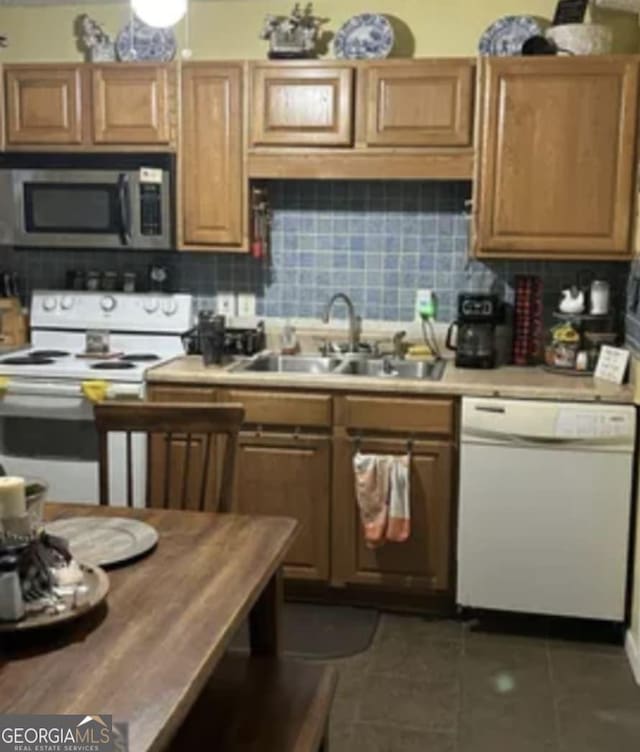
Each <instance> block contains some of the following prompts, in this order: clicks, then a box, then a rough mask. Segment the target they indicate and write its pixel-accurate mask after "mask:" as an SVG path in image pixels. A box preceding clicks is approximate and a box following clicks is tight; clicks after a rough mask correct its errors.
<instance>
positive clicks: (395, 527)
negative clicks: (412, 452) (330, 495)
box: [353, 452, 411, 548]
mask: <svg viewBox="0 0 640 752" xmlns="http://www.w3.org/2000/svg"><path fill="white" fill-rule="evenodd" d="M409 464H410V463H409V457H408V456H406V457H396V456H391V455H379V454H361V453H360V452H358V453H357V454H356V455H355V457H354V458H353V469H354V474H355V479H356V498H357V501H358V509H359V511H360V519H361V520H362V527H363V529H364V538H365V541H366V544H367V546H369V548H378V547H379V546H382V545H384V543H385V541H390V542H393V543H403V542H404V541H406V540H407V539H408V538H409V535H410V533H411V506H410V487H409Z"/></svg>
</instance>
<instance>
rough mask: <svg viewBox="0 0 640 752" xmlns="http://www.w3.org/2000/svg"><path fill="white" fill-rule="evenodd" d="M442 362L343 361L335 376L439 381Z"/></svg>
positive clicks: (443, 365) (387, 359) (442, 370)
mask: <svg viewBox="0 0 640 752" xmlns="http://www.w3.org/2000/svg"><path fill="white" fill-rule="evenodd" d="M444 368H445V363H444V361H424V360H394V359H389V358H384V359H376V360H345V361H343V362H342V363H341V364H340V366H339V367H338V369H337V370H336V371H335V373H336V374H342V375H345V376H372V377H374V378H378V379H383V378H386V379H394V378H395V379H427V380H429V381H440V379H442V376H443V374H444Z"/></svg>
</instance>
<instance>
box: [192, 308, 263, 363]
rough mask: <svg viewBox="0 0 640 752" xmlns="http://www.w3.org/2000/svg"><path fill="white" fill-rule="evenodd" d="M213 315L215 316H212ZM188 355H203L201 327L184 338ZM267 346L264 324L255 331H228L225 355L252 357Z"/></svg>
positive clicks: (225, 335)
mask: <svg viewBox="0 0 640 752" xmlns="http://www.w3.org/2000/svg"><path fill="white" fill-rule="evenodd" d="M210 315H213V314H210ZM182 344H183V345H184V350H185V352H186V353H187V355H202V354H203V349H202V343H201V339H200V327H199V326H196V327H194V328H193V329H191V330H189V331H188V332H187V333H186V334H184V335H183V337H182ZM266 346H267V342H266V335H265V331H264V323H263V322H262V321H261V322H259V323H258V325H257V326H256V328H255V329H226V330H225V334H224V355H225V356H226V357H233V356H238V357H243V356H244V357H251V356H253V355H257V354H258V353H259V352H262V351H263V350H264V349H265V348H266Z"/></svg>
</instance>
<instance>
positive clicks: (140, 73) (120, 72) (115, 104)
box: [92, 63, 170, 145]
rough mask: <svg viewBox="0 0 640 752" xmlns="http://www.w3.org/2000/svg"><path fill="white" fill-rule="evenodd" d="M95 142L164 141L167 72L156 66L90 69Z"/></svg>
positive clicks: (107, 66) (119, 64)
mask: <svg viewBox="0 0 640 752" xmlns="http://www.w3.org/2000/svg"><path fill="white" fill-rule="evenodd" d="M92 89H93V140H94V141H95V143H97V144H123V145H124V144H150V145H155V144H168V143H169V131H170V127H169V75H168V70H167V68H165V67H163V66H156V65H140V64H138V63H136V64H134V65H123V64H122V63H118V64H117V65H105V66H99V67H96V68H94V69H93V71H92Z"/></svg>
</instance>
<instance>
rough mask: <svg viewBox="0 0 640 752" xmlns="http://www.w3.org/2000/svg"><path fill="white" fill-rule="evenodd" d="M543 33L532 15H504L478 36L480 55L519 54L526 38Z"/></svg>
mask: <svg viewBox="0 0 640 752" xmlns="http://www.w3.org/2000/svg"><path fill="white" fill-rule="evenodd" d="M543 33H544V30H543V28H542V26H541V25H540V24H539V23H538V21H536V19H535V18H533V17H532V16H504V17H503V18H499V19H498V20H497V21H495V22H494V23H492V24H491V26H489V28H488V29H487V30H486V31H485V32H484V34H483V35H482V36H481V37H480V44H479V48H478V49H479V52H480V54H481V55H497V56H499V57H507V56H509V55H521V54H522V45H523V44H524V43H525V42H526V41H527V39H529V38H530V37H535V36H539V35H541V34H543Z"/></svg>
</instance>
